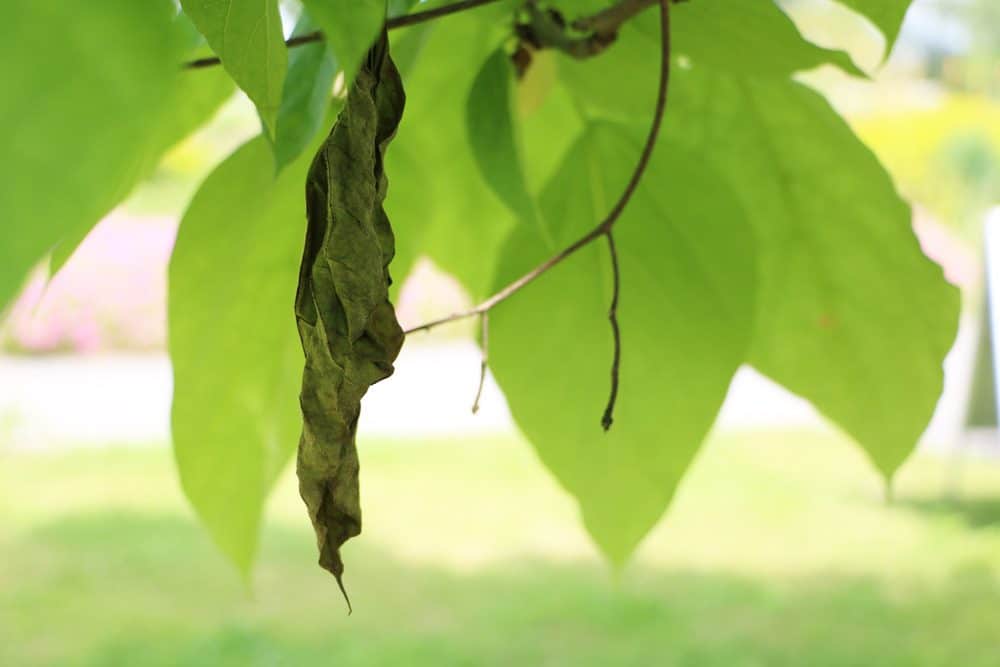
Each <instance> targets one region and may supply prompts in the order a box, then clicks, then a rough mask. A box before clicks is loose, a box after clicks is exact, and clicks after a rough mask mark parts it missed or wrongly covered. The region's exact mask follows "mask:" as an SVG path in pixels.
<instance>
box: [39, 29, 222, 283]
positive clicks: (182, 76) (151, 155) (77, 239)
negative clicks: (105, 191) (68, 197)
mask: <svg viewBox="0 0 1000 667" xmlns="http://www.w3.org/2000/svg"><path fill="white" fill-rule="evenodd" d="M175 21H176V22H177V23H178V24H179V29H180V30H182V31H183V33H184V35H185V37H186V39H187V41H188V43H189V45H190V48H189V50H188V52H187V55H186V56H184V57H183V59H184V60H188V59H190V58H191V57H193V55H194V54H195V53H196V51H198V50H200V44H199V42H200V41H201V36H200V35H199V34H198V32H197V31H196V30H195V28H194V26H193V25H191V22H190V21H189V20H188V18H187V17H186V16H185V15H184V14H178V15H177V17H176V19H175ZM234 90H235V87H234V85H233V82H232V79H230V78H229V76H228V75H227V74H226V73H225V72H224V71H222V70H220V69H219V68H214V69H202V70H197V71H194V72H188V71H183V70H181V71H175V72H174V74H173V77H172V82H171V86H170V91H169V93H168V96H167V98H166V100H165V101H164V102H163V106H162V108H160V109H157V110H155V111H153V110H151V111H150V112H148V113H147V115H146V119H147V122H146V125H147V132H148V134H147V136H146V137H145V141H144V142H142V143H140V144H137V145H136V146H133V149H138V148H142V149H143V150H141V151H140V150H135V155H134V158H135V167H134V169H132V170H131V171H130V172H129V175H128V177H127V178H126V179H125V180H124V182H123V183H122V187H121V188H120V189H119V191H118V194H117V195H116V197H115V198H114V199H115V202H116V203H117V202H118V201H120V200H122V199H124V198H125V197H127V196H128V194H129V192H130V191H131V190H132V188H133V186H134V185H136V184H138V183H141V182H142V181H144V180H146V179H147V178H149V177H150V176H151V175H152V174H153V172H154V171H155V169H156V166H157V165H158V164H159V163H160V160H161V158H162V157H163V155H164V154H165V153H166V152H167V151H169V150H170V149H171V148H173V147H174V146H175V145H177V144H178V143H179V142H180V141H182V140H183V139H184V138H186V137H187V136H188V135H190V134H191V133H192V132H194V131H195V130H196V129H198V128H199V127H200V126H202V125H203V124H205V123H206V122H207V121H208V120H209V119H210V118H211V117H212V116H213V115H214V114H215V112H216V111H218V109H219V107H220V106H222V104H223V102H225V101H226V100H227V99H229V98H230V97H231V96H232V94H233V92H234ZM96 222H97V220H95V219H88V220H85V221H82V223H81V224H79V225H76V226H75V227H74V228H73V229H72V230H68V231H67V233H66V234H65V235H64V236H63V237H62V238H61V239H60V240H59V242H58V244H57V245H56V247H55V248H53V250H52V253H51V254H50V256H49V273H50V274H51V275H53V276H54V275H55V274H56V273H58V272H59V271H60V270H62V267H63V266H65V264H66V262H67V261H68V260H69V258H70V257H71V256H72V255H73V252H75V251H76V248H77V247H78V246H79V245H80V243H81V242H82V241H83V239H84V238H86V237H87V234H89V233H90V230H91V229H92V228H93V226H94V224H95V223H96Z"/></svg>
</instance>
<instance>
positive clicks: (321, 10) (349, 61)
mask: <svg viewBox="0 0 1000 667" xmlns="http://www.w3.org/2000/svg"><path fill="white" fill-rule="evenodd" d="M303 4H304V5H305V6H306V9H307V10H309V13H310V14H311V15H312V17H313V18H314V19H315V20H316V23H318V24H319V26H320V28H322V29H323V35H324V36H325V37H326V41H327V43H328V44H329V45H330V50H332V51H333V54H334V56H336V58H337V62H338V63H340V66H341V67H342V68H343V70H344V79H345V83H346V85H350V83H351V82H352V81H353V80H354V76H355V74H357V72H358V67H360V65H361V59H362V58H363V57H364V55H365V53H366V52H367V51H368V49H369V48H371V45H372V43H373V42H374V41H375V38H376V37H377V36H378V33H379V31H380V30H381V29H382V24H383V23H384V22H385V12H386V0H303Z"/></svg>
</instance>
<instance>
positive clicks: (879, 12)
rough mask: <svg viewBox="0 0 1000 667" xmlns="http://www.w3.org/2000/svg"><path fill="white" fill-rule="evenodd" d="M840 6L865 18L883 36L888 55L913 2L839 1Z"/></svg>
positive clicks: (900, 0) (903, 0) (911, 0)
mask: <svg viewBox="0 0 1000 667" xmlns="http://www.w3.org/2000/svg"><path fill="white" fill-rule="evenodd" d="M839 2H840V4H842V5H845V6H847V7H850V8H851V9H853V10H854V11H856V12H858V13H859V14H862V15H864V16H867V17H868V18H869V20H871V22H872V23H874V24H875V26H876V27H877V28H878V29H879V30H881V31H882V34H883V35H885V43H886V48H885V52H886V54H887V55H888V53H889V51H891V50H892V47H893V45H894V44H895V43H896V38H897V37H899V30H900V28H902V27H903V19H904V18H906V12H907V11H908V10H909V9H910V5H911V4H913V0H839Z"/></svg>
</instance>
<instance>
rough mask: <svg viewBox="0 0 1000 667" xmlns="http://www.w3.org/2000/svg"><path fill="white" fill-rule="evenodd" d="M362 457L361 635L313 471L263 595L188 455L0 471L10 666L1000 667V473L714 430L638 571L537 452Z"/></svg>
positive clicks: (824, 439) (73, 457) (266, 573)
mask: <svg viewBox="0 0 1000 667" xmlns="http://www.w3.org/2000/svg"><path fill="white" fill-rule="evenodd" d="M361 447H362V465H363V479H362V493H363V501H364V507H365V512H366V514H365V522H366V523H365V533H364V534H363V535H362V537H360V538H359V539H357V540H355V541H354V542H353V543H352V544H351V545H350V546H349V547H347V549H346V551H345V560H346V562H347V568H348V569H347V577H346V583H347V585H348V587H349V590H350V592H351V594H352V597H353V601H354V608H355V610H354V614H353V616H350V617H348V616H347V615H346V609H345V606H344V603H343V600H342V599H341V597H340V595H339V593H338V592H337V589H336V586H335V585H334V583H333V580H332V579H331V578H330V577H329V576H328V575H326V574H325V573H323V572H322V571H321V570H320V569H319V568H318V567H316V566H315V564H314V563H315V553H314V548H315V547H314V544H313V540H312V536H311V534H310V530H309V527H308V520H307V518H306V515H305V511H304V509H303V508H302V507H301V505H300V502H299V500H298V498H297V497H296V491H295V485H294V480H293V479H292V478H291V477H290V475H286V476H285V477H284V479H283V481H282V483H281V485H280V487H279V488H278V490H277V491H276V493H275V496H274V499H273V502H272V503H271V507H270V510H269V513H268V519H267V524H266V527H265V530H264V533H263V538H262V548H261V557H260V562H259V565H258V567H257V569H256V572H255V575H254V581H253V586H252V589H251V590H248V589H247V588H246V587H245V586H244V584H243V582H242V581H241V580H240V578H239V577H238V575H237V574H236V573H235V572H234V570H232V569H231V568H230V567H229V566H228V564H227V563H226V562H225V561H224V560H223V559H222V558H221V557H220V556H219V554H218V553H217V552H216V550H215V549H214V547H213V546H212V544H211V542H210V540H209V538H208V537H207V536H206V534H205V533H204V532H203V531H202V529H201V528H200V527H199V526H198V524H197V522H196V521H195V519H194V517H193V515H192V512H191V510H190V509H189V508H188V506H187V505H186V504H185V501H184V500H183V498H182V496H181V495H180V492H179V490H178V486H177V482H176V478H175V474H174V470H173V464H172V461H171V458H170V453H169V451H168V450H166V449H164V448H119V449H106V450H97V451H94V450H91V451H76V452H68V453H66V452H64V453H45V454H39V453H15V452H6V453H0V517H2V518H3V520H2V522H0V664H2V665H16V666H18V667H22V666H29V665H60V666H61V665H71V666H72V665H129V666H132V665H140V666H146V665H153V666H158V665H164V666H165V665H206V666H208V665H211V666H213V667H215V666H228V665H240V666H245V665H252V666H256V665H261V666H262V665H338V666H341V665H435V666H438V665H574V666H577V665H602V666H603V665H691V666H698V667H703V666H708V667H711V666H715V665H718V666H720V667H721V666H725V667H734V666H742V665H748V666H749V665H768V666H770V665H811V666H822V665H837V666H842V665H879V666H881V667H888V666H890V665H922V666H923V665H963V666H966V667H972V666H976V665H982V666H984V667H985V666H990V667H995V666H996V665H998V664H1000V464H998V463H996V462H994V463H990V462H985V461H969V462H967V463H966V464H965V465H964V467H963V468H962V469H961V470H960V471H958V470H956V469H955V467H954V466H953V465H952V462H951V461H949V460H948V459H941V458H933V457H930V456H929V455H924V456H918V457H916V458H915V459H914V460H913V461H911V462H910V463H909V464H908V465H907V466H906V467H905V469H904V470H903V471H902V473H901V474H900V475H899V479H898V484H897V490H896V501H895V502H894V504H892V505H889V506H887V505H886V504H885V503H884V501H883V496H882V489H881V487H880V484H879V481H878V479H877V478H876V477H875V476H874V474H873V472H872V470H871V469H870V468H869V467H868V466H867V465H866V464H865V462H864V459H863V457H862V455H861V454H859V453H858V452H857V451H856V450H855V449H854V447H853V446H852V445H850V444H849V443H847V442H846V441H843V440H840V439H837V438H835V437H833V436H818V435H808V434H781V433H768V434H757V435H752V436H751V435H746V436H735V435H729V436H724V437H717V438H715V439H713V440H712V442H710V444H709V445H708V446H707V447H706V448H705V450H704V452H703V454H702V455H701V457H700V458H699V460H698V462H697V463H696V465H695V466H694V468H693V470H692V471H691V473H690V475H689V477H688V478H687V480H686V481H685V483H684V484H683V486H682V488H681V490H680V492H679V494H678V497H677V500H676V502H675V504H674V506H673V508H672V509H671V510H670V512H669V513H668V515H667V517H666V519H665V520H664V521H663V522H662V523H661V524H660V526H658V528H657V529H656V530H655V532H654V533H653V535H652V536H651V537H650V538H649V539H648V540H647V541H646V542H645V544H644V545H643V547H642V549H641V550H640V552H639V554H638V555H637V557H636V558H635V560H634V561H633V563H632V564H631V565H629V566H628V567H627V568H626V569H625V571H624V572H622V573H620V574H619V575H615V574H614V573H612V572H610V571H609V570H608V569H607V568H606V567H605V566H604V565H603V564H602V562H601V561H600V560H599V558H598V557H597V556H596V554H595V553H594V550H593V548H592V546H591V545H590V543H589V542H588V540H587V538H586V536H585V535H584V534H583V532H582V529H581V528H580V525H579V522H578V520H577V518H576V511H575V507H574V505H573V502H572V501H571V500H570V499H569V498H568V497H567V496H566V495H565V494H564V493H562V492H561V491H560V490H559V489H558V487H557V486H556V484H555V483H554V482H553V481H552V480H551V478H550V477H549V476H548V475H547V473H545V472H544V470H542V468H541V467H540V466H539V465H538V464H537V462H536V460H535V458H534V456H533V454H532V453H531V451H530V449H529V448H528V446H527V445H525V444H524V443H522V442H519V441H517V440H513V439H511V440H492V441H483V440H478V441H445V442H435V443H416V442H409V443H389V442H381V443H379V442H376V443H373V442H363V443H361ZM956 473H958V478H959V479H960V484H959V485H958V486H959V488H961V490H962V493H961V502H954V501H949V500H947V499H946V498H947V492H948V489H949V488H951V487H953V486H954V485H955V478H956Z"/></svg>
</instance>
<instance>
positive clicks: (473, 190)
mask: <svg viewBox="0 0 1000 667" xmlns="http://www.w3.org/2000/svg"><path fill="white" fill-rule="evenodd" d="M478 11H479V10H477V12H478ZM477 12H468V13H467V14H459V15H456V16H454V17H450V18H449V19H448V21H447V24H442V25H440V26H435V27H434V29H433V30H430V31H428V32H424V31H423V30H422V29H421V28H419V27H418V28H409V29H407V31H405V32H409V31H414V30H420V31H421V33H423V35H424V37H423V39H424V40H425V41H424V43H423V46H422V48H421V49H420V56H419V58H418V59H417V60H416V61H415V66H414V67H413V68H412V71H411V72H409V74H408V75H406V89H407V102H406V112H405V113H404V115H403V123H402V125H401V126H400V129H399V134H398V136H397V138H396V139H395V142H394V143H393V149H392V151H391V152H390V153H389V155H388V163H389V165H388V166H389V169H388V176H389V182H390V186H389V195H388V198H387V199H386V210H387V211H388V212H389V217H390V219H391V220H392V221H393V226H394V228H395V230H396V232H397V234H398V237H399V240H400V242H401V247H402V245H403V244H407V243H409V244H412V243H414V242H419V246H420V248H421V249H422V251H423V252H424V253H425V254H427V255H428V256H430V257H431V258H432V259H434V261H435V262H437V263H438V265H439V266H441V267H442V268H443V269H445V270H446V271H449V272H450V273H452V274H453V275H455V276H456V277H457V278H458V279H459V280H460V281H461V282H462V284H463V285H464V286H465V287H466V289H467V290H469V292H470V293H471V294H472V295H473V296H474V297H479V296H483V295H484V294H485V293H487V292H488V291H489V288H490V287H491V283H492V279H493V274H494V266H495V261H494V260H495V257H496V254H497V252H498V251H499V247H500V245H501V244H502V243H503V240H504V239H505V238H506V236H507V234H508V233H509V231H510V229H511V225H512V216H511V215H510V213H509V211H508V210H507V209H506V208H505V207H504V206H503V205H502V204H501V203H500V201H499V200H498V199H497V197H496V196H495V195H494V194H493V193H492V192H491V190H490V189H489V187H488V186H487V185H486V184H485V182H484V181H483V179H482V178H481V176H480V174H479V170H478V169H477V168H476V164H475V162H474V160H473V158H472V154H471V150H470V147H469V145H468V136H467V132H466V125H465V119H466V102H467V99H468V93H469V89H470V88H471V86H472V82H473V80H474V78H475V76H476V73H477V71H478V70H479V69H480V67H481V64H482V63H483V62H484V61H485V60H486V59H487V58H488V57H489V55H490V54H491V53H492V48H491V46H492V45H495V44H496V36H495V28H494V27H493V26H491V25H490V24H489V23H488V22H486V21H483V20H480V18H479V15H478V14H477ZM399 38H400V39H402V38H405V35H401V36H400V37H399ZM396 160H399V161H403V160H407V161H409V163H410V164H414V165H415V166H417V167H418V168H416V169H397V168H393V166H392V165H393V161H396ZM418 216H419V218H420V221H419V222H417V223H411V220H414V218H415V217H418ZM414 224H416V225H419V226H422V227H424V231H423V232H422V233H421V235H420V238H419V239H417V238H416V236H415V235H414V234H413V232H414V227H413V225H414ZM411 247H412V246H411ZM393 275H394V276H396V277H397V278H400V277H402V274H401V273H399V272H398V271H397V270H395V269H394V270H393Z"/></svg>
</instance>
